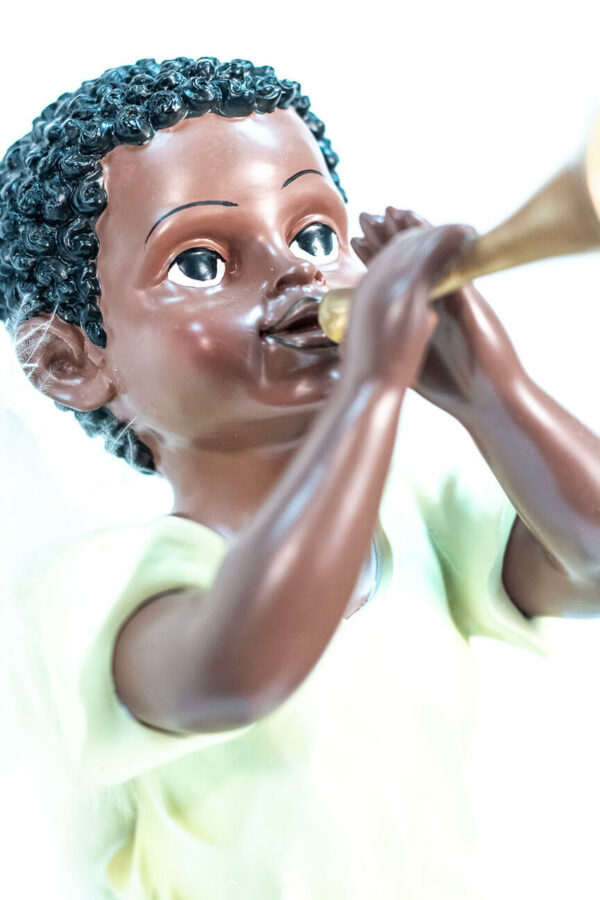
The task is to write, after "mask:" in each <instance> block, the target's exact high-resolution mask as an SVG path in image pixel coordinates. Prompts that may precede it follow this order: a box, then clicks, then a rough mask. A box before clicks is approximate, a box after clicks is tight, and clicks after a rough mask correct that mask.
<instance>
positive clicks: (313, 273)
mask: <svg viewBox="0 0 600 900" xmlns="http://www.w3.org/2000/svg"><path fill="white" fill-rule="evenodd" d="M288 253H289V255H288V257H287V259H286V260H285V261H282V263H281V264H280V268H279V270H278V271H276V274H275V277H274V279H273V282H272V285H271V289H270V290H269V291H268V292H267V293H268V297H269V298H273V297H277V296H278V295H279V294H282V293H284V291H286V290H289V289H290V288H293V287H300V286H303V285H307V284H314V285H318V286H319V287H324V286H325V284H326V279H325V276H324V275H323V273H322V272H321V270H320V269H319V268H317V266H316V265H315V264H314V263H313V262H311V261H310V260H308V259H298V258H297V257H296V256H293V255H291V252H290V251H289V249H288Z"/></svg>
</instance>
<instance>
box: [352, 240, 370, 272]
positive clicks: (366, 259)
mask: <svg viewBox="0 0 600 900" xmlns="http://www.w3.org/2000/svg"><path fill="white" fill-rule="evenodd" d="M350 246H351V247H352V249H353V250H354V252H355V253H356V255H357V256H358V258H359V259H360V261H361V262H362V263H364V264H365V266H368V265H369V263H370V261H371V260H372V259H373V255H374V254H373V252H372V251H371V249H370V248H369V245H368V244H367V242H366V241H365V239H364V238H352V240H351V241H350Z"/></svg>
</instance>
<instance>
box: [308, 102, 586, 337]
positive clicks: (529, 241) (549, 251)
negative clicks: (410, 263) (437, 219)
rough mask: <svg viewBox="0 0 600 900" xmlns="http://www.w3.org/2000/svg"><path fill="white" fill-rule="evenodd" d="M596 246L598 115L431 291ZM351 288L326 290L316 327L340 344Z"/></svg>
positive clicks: (434, 293) (466, 248)
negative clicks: (545, 177) (569, 156)
mask: <svg viewBox="0 0 600 900" xmlns="http://www.w3.org/2000/svg"><path fill="white" fill-rule="evenodd" d="M598 248H600V115H598V117H597V118H596V120H595V122H594V125H593V128H592V129H591V132H590V136H589V139H588V141H587V142H586V144H585V147H584V149H583V152H581V153H580V154H579V156H578V158H577V159H576V160H575V161H574V162H572V163H571V164H570V165H568V166H566V167H565V168H564V169H562V170H561V171H560V172H558V174H556V175H555V176H554V177H553V178H552V179H550V181H548V182H547V183H546V184H545V185H544V186H543V187H542V188H540V190H539V191H538V192H537V193H536V194H534V196H533V197H532V198H531V199H530V200H529V201H528V202H527V203H525V205H524V206H522V207H521V209H519V210H518V212H516V213H515V214H514V215H512V216H511V217H510V218H509V219H506V221H504V222H502V224H500V225H498V226H497V227H496V228H494V229H493V230H492V231H489V232H488V233H487V234H483V235H476V236H475V237H474V238H473V239H472V240H469V241H467V242H466V243H465V244H464V246H463V249H462V250H461V253H460V255H459V256H458V257H457V259H456V260H455V261H454V262H453V264H452V266H451V267H450V268H449V269H448V270H447V271H446V272H445V273H444V275H443V277H442V278H441V280H440V281H439V282H438V283H437V284H436V285H435V287H434V288H433V290H432V292H431V294H430V299H432V300H435V299H437V298H438V297H442V296H443V295H444V294H448V293H450V292H451V291H455V290H457V288H460V287H463V285H465V284H468V283H469V282H470V281H473V279H474V278H478V277H480V276H481V275H490V274H491V273H492V272H500V271H501V270H503V269H511V268H513V267H515V266H522V265H523V264H524V263H528V262H534V261H535V260H539V259H548V258H550V257H553V256H565V255H568V254H572V253H583V252H585V251H587V250H594V249H598ZM351 302H352V289H351V288H346V289H340V290H334V291H329V293H327V294H326V295H325V297H324V298H323V301H322V303H321V306H320V308H319V324H320V326H321V328H322V329H323V331H324V332H325V334H326V335H327V336H328V337H329V338H330V339H331V340H332V341H336V343H339V342H340V341H341V340H342V337H343V335H344V331H345V329H346V323H347V321H348V309H349V304H350V303H351Z"/></svg>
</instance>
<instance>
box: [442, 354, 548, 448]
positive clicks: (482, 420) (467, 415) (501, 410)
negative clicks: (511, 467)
mask: <svg viewBox="0 0 600 900" xmlns="http://www.w3.org/2000/svg"><path fill="white" fill-rule="evenodd" d="M536 390H539V388H538V387H537V385H536V384H535V383H534V382H533V381H532V380H531V378H530V377H529V375H528V374H527V373H526V372H525V370H524V369H523V368H522V367H519V368H518V369H517V368H514V369H513V370H511V372H510V377H504V378H500V379H498V380H491V379H486V380H485V381H484V379H483V378H477V379H476V383H475V384H474V385H473V389H472V390H471V391H470V392H469V395H468V396H467V397H466V398H465V399H464V400H463V402H462V403H461V404H460V405H459V406H458V407H457V408H456V409H454V410H448V411H449V412H450V414H451V415H453V416H454V417H455V418H456V419H457V420H458V421H459V422H460V423H461V424H462V425H463V426H464V427H465V428H466V429H467V431H468V432H469V433H470V434H471V435H472V437H475V438H476V437H483V436H484V435H486V434H489V435H497V434H498V433H499V432H500V431H501V430H502V429H506V428H507V426H508V427H510V424H511V423H512V424H513V425H516V424H517V423H521V424H523V423H524V421H526V420H527V419H528V418H530V417H531V412H532V402H531V401H532V397H533V394H534V393H535V392H536Z"/></svg>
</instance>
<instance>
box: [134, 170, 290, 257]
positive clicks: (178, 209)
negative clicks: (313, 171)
mask: <svg viewBox="0 0 600 900" xmlns="http://www.w3.org/2000/svg"><path fill="white" fill-rule="evenodd" d="M300 174H302V173H300ZM294 177H295V176H294ZM192 206H239V203H234V202H233V200H194V202H193V203H184V204H183V206H176V207H175V209H170V210H169V212H166V213H165V214H164V216H161V217H160V219H157V220H156V222H155V223H154V225H153V226H152V228H151V229H150V231H149V232H148V234H147V235H146V240H145V241H144V243H145V244H147V243H148V238H149V237H150V235H151V234H152V232H153V231H154V229H155V228H158V226H159V225H160V223H161V222H164V220H165V219H168V218H169V216H174V215H175V213H178V212H181V210H182V209H190V207H192Z"/></svg>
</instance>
